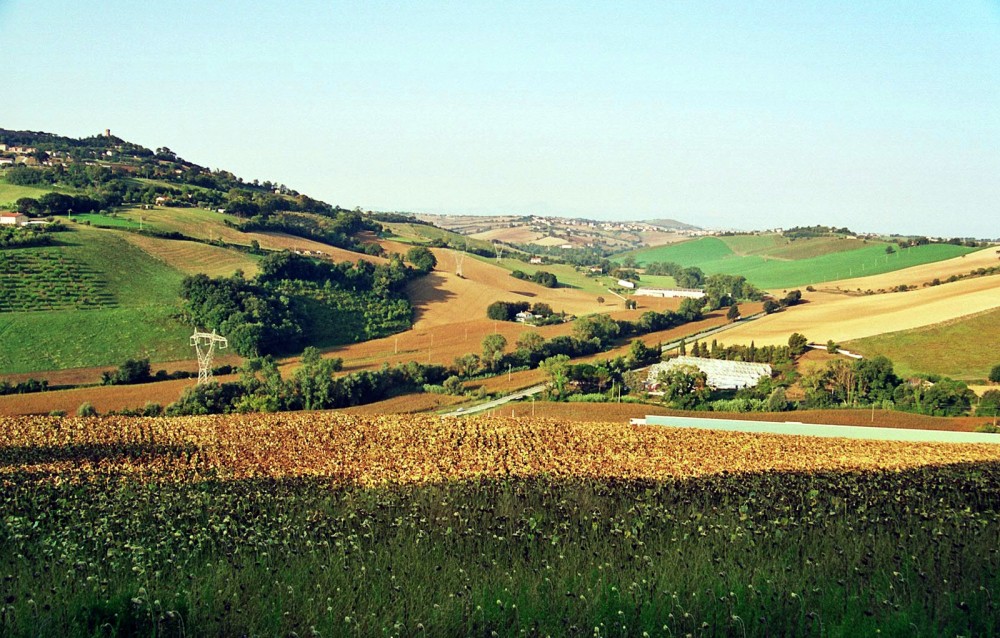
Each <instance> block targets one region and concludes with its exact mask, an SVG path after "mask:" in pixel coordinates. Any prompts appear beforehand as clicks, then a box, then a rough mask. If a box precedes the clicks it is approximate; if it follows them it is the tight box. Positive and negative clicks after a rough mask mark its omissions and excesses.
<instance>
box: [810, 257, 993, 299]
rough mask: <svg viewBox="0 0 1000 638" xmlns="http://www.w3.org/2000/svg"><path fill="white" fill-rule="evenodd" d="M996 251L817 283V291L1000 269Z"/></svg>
mask: <svg viewBox="0 0 1000 638" xmlns="http://www.w3.org/2000/svg"><path fill="white" fill-rule="evenodd" d="M998 250H1000V249H998V247H997V246H991V247H989V248H984V249H982V250H978V251H976V252H974V253H968V254H967V255H965V256H963V257H954V258H952V259H945V260H943V261H936V262H934V263H930V264H923V265H921V266H914V267H912V268H906V269H904V270H897V271H894V272H888V273H883V274H881V275H872V276H870V277H857V278H854V279H841V280H839V281H829V282H826V283H823V284H820V285H819V288H820V289H821V290H836V289H840V290H858V289H861V290H880V289H889V288H893V287H895V286H899V285H902V284H906V285H908V286H922V285H923V284H925V283H927V282H930V281H932V280H934V279H935V278H937V279H940V280H941V281H944V280H945V279H947V278H948V277H951V276H952V275H967V274H969V273H970V272H971V271H973V270H976V269H977V268H990V267H992V266H1000V252H998ZM997 285H1000V283H998V284H997Z"/></svg>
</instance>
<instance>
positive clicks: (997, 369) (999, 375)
mask: <svg viewBox="0 0 1000 638" xmlns="http://www.w3.org/2000/svg"><path fill="white" fill-rule="evenodd" d="M989 379H990V381H992V382H993V383H1000V363H998V364H997V365H995V366H993V369H992V370H990V376H989Z"/></svg>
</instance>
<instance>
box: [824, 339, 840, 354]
mask: <svg viewBox="0 0 1000 638" xmlns="http://www.w3.org/2000/svg"><path fill="white" fill-rule="evenodd" d="M826 351H827V352H829V353H830V354H837V353H838V352H840V346H839V345H837V342H836V341H834V340H833V339H830V340H829V341H827V342H826Z"/></svg>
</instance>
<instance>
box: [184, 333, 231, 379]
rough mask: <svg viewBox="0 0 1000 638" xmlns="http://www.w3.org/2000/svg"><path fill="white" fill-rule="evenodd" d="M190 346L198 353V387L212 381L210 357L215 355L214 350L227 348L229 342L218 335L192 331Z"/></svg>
mask: <svg viewBox="0 0 1000 638" xmlns="http://www.w3.org/2000/svg"><path fill="white" fill-rule="evenodd" d="M191 345H192V346H194V349H195V352H197V353H198V385H201V384H203V383H208V382H209V381H211V380H212V357H213V356H214V355H215V348H216V346H218V348H219V349H220V350H223V349H225V348H228V347H229V340H228V339H226V338H225V337H223V336H222V335H220V334H216V332H215V330H213V331H212V332H200V331H199V330H198V329H197V328H195V329H194V334H193V335H191Z"/></svg>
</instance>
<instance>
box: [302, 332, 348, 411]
mask: <svg viewBox="0 0 1000 638" xmlns="http://www.w3.org/2000/svg"><path fill="white" fill-rule="evenodd" d="M301 362H302V365H301V366H300V367H299V368H298V369H297V370H295V373H294V374H293V375H292V394H293V396H294V398H295V400H296V402H297V403H298V404H299V405H301V407H302V409H303V410H322V409H324V408H331V407H333V406H335V405H336V404H337V401H338V399H339V398H340V397H339V393H338V389H339V388H338V385H337V381H336V379H334V377H333V374H334V373H335V372H338V371H340V370H341V369H342V368H343V363H344V362H343V359H340V358H336V359H324V358H323V357H322V355H321V354H320V352H319V350H317V349H316V348H314V347H312V346H309V347H308V348H306V349H305V350H303V351H302V359H301Z"/></svg>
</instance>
